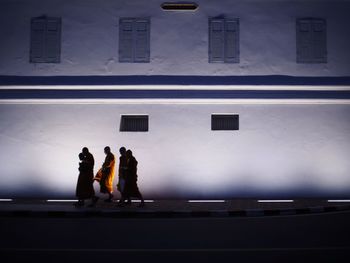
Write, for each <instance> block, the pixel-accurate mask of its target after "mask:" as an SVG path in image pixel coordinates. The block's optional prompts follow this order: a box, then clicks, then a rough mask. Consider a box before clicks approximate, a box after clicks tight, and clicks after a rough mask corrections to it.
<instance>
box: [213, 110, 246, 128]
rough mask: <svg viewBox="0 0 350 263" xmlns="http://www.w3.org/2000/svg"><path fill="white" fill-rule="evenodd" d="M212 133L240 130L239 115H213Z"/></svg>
mask: <svg viewBox="0 0 350 263" xmlns="http://www.w3.org/2000/svg"><path fill="white" fill-rule="evenodd" d="M211 129H212V131H234V130H239V115H237V114H213V115H211Z"/></svg>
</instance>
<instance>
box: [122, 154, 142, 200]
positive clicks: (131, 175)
mask: <svg viewBox="0 0 350 263" xmlns="http://www.w3.org/2000/svg"><path fill="white" fill-rule="evenodd" d="M124 195H125V197H140V195H141V194H140V191H139V188H138V187H137V161H136V159H135V157H133V156H132V157H131V158H129V160H128V161H127V170H126V177H125V187H124Z"/></svg>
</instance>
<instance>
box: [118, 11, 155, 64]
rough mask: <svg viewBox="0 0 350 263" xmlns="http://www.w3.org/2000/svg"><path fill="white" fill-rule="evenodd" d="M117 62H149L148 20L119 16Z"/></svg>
mask: <svg viewBox="0 0 350 263" xmlns="http://www.w3.org/2000/svg"><path fill="white" fill-rule="evenodd" d="M119 62H129V63H147V62H150V20H149V19H143V18H121V19H120V21H119Z"/></svg>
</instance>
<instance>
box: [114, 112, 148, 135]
mask: <svg viewBox="0 0 350 263" xmlns="http://www.w3.org/2000/svg"><path fill="white" fill-rule="evenodd" d="M119 130H120V131H121V132H148V115H122V116H121V119H120V129H119Z"/></svg>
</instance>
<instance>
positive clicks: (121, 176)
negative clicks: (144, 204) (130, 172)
mask: <svg viewBox="0 0 350 263" xmlns="http://www.w3.org/2000/svg"><path fill="white" fill-rule="evenodd" d="M119 153H120V157H119V169H118V184H117V189H118V191H119V192H120V194H121V196H122V197H123V193H124V187H125V177H126V171H127V164H128V163H127V159H126V149H125V147H121V148H120V149H119ZM129 201H130V203H131V200H130V199H129Z"/></svg>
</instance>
